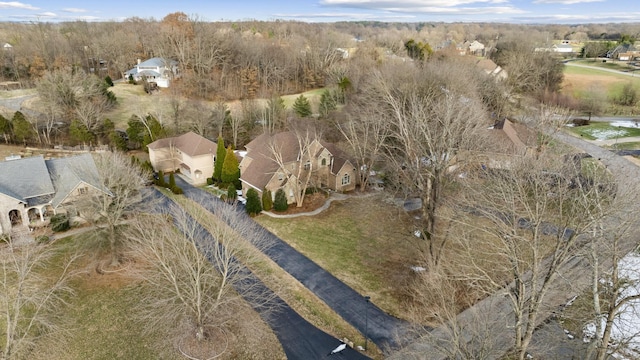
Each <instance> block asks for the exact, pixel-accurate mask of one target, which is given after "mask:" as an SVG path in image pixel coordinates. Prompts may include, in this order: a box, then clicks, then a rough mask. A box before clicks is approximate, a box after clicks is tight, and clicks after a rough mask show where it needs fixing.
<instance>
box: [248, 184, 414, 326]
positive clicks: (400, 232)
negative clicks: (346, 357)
mask: <svg viewBox="0 0 640 360" xmlns="http://www.w3.org/2000/svg"><path fill="white" fill-rule="evenodd" d="M382 196H383V195H382V194H380V195H376V196H373V197H364V198H355V197H354V198H350V199H348V200H346V201H342V202H333V203H332V204H331V207H330V208H329V210H327V211H325V212H322V213H320V214H319V215H316V216H313V217H298V218H292V219H276V218H270V217H267V216H265V215H262V216H259V217H258V218H256V220H257V221H258V222H259V223H260V224H262V225H263V226H265V227H267V228H268V229H269V230H271V231H272V232H274V233H275V234H276V235H278V236H280V237H281V238H282V239H284V240H285V241H287V242H288V243H289V244H291V245H292V246H293V247H294V248H296V249H297V250H299V251H300V252H301V253H303V254H305V255H306V256H308V257H310V258H311V259H313V261H315V262H316V263H317V264H318V265H320V266H321V267H323V268H324V269H326V270H327V271H329V272H331V273H332V274H333V275H334V276H336V277H337V278H339V279H340V280H342V281H343V282H345V283H346V284H347V285H349V286H351V287H352V288H353V289H355V290H356V291H358V292H360V293H361V294H363V295H368V296H371V300H372V301H373V302H374V303H376V305H378V306H380V307H381V308H382V309H385V310H386V311H388V312H390V313H391V314H393V315H396V316H398V317H401V318H406V317H408V313H407V312H406V310H407V309H406V308H405V306H404V305H406V304H404V302H403V294H405V293H406V286H407V285H408V283H409V281H410V280H411V279H412V277H413V274H412V271H411V270H410V268H409V267H410V266H412V265H419V264H422V263H421V262H420V254H419V252H418V251H416V248H417V244H416V243H417V242H418V239H417V238H416V237H415V236H413V234H412V230H411V229H413V228H414V226H413V225H412V220H413V219H412V218H411V217H410V216H409V215H408V214H406V213H405V212H404V211H402V210H399V209H398V208H397V207H396V206H394V205H392V204H389V203H386V202H385V201H383V199H382Z"/></svg>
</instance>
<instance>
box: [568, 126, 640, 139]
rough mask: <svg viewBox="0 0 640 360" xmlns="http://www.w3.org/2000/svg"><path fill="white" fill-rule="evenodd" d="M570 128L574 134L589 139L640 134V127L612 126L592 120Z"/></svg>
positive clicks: (615, 137)
mask: <svg viewBox="0 0 640 360" xmlns="http://www.w3.org/2000/svg"><path fill="white" fill-rule="evenodd" d="M569 129H570V131H571V132H573V133H574V134H578V135H580V136H581V137H583V138H585V139H588V140H608V139H619V138H625V137H631V136H640V128H629V127H618V126H611V125H610V124H609V123H605V122H592V123H591V124H589V125H586V126H576V127H571V128H569Z"/></svg>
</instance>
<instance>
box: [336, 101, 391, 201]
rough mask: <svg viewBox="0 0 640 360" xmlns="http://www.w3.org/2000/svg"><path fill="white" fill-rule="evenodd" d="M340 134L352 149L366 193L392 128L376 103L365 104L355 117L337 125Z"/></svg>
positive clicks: (362, 188) (362, 189)
mask: <svg viewBox="0 0 640 360" xmlns="http://www.w3.org/2000/svg"><path fill="white" fill-rule="evenodd" d="M336 126H337V127H338V129H339V130H340V133H341V134H342V136H344V138H345V139H346V141H347V143H348V144H349V146H350V147H351V152H352V154H353V155H354V157H355V161H356V165H357V167H358V169H359V171H358V174H359V177H360V179H359V184H360V190H361V191H365V190H366V189H367V184H368V181H369V173H370V172H371V171H372V170H373V168H374V165H375V164H376V162H377V161H378V160H380V158H381V157H382V151H383V149H384V145H385V143H386V141H387V138H388V136H389V135H390V126H389V124H388V122H387V121H386V118H384V117H383V116H381V113H380V112H379V110H378V109H377V107H376V104H375V103H368V102H367V103H365V104H361V106H359V107H358V110H356V112H355V113H354V115H353V116H347V118H346V119H345V120H344V121H342V122H338V123H337V124H336Z"/></svg>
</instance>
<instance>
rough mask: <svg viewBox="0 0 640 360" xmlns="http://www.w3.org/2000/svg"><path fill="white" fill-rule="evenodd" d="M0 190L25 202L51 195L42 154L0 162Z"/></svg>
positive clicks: (50, 184)
mask: <svg viewBox="0 0 640 360" xmlns="http://www.w3.org/2000/svg"><path fill="white" fill-rule="evenodd" d="M0 192H1V193H3V194H5V195H8V196H10V197H12V198H15V199H18V200H20V201H22V202H25V203H27V200H28V199H30V198H37V197H39V196H45V195H51V194H53V193H54V187H53V184H52V183H51V179H50V178H49V172H48V171H47V166H46V165H45V161H44V158H43V157H42V156H34V157H29V158H24V159H18V160H10V161H3V162H0Z"/></svg>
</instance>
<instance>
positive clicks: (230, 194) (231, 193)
mask: <svg viewBox="0 0 640 360" xmlns="http://www.w3.org/2000/svg"><path fill="white" fill-rule="evenodd" d="M237 197H238V192H237V191H236V186H235V185H233V184H230V185H229V187H227V201H228V202H230V203H232V202H234V201H235V200H236V198H237Z"/></svg>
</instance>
